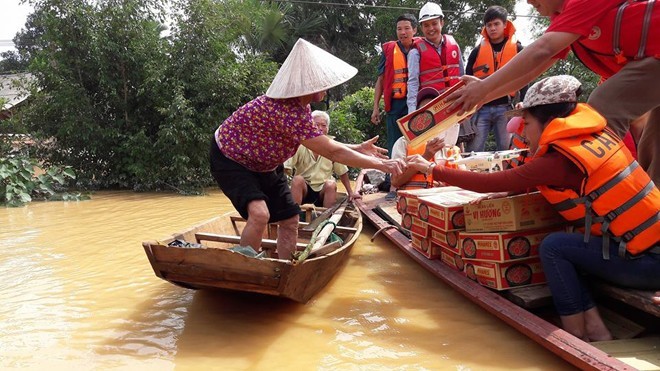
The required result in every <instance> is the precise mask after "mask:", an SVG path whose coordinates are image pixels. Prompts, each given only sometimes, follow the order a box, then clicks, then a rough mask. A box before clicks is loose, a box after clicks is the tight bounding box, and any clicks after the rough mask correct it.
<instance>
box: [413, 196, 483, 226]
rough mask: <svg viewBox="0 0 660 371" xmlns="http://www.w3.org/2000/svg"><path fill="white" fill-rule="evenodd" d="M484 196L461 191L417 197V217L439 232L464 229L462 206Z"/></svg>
mask: <svg viewBox="0 0 660 371" xmlns="http://www.w3.org/2000/svg"><path fill="white" fill-rule="evenodd" d="M482 196H484V194H482V193H477V192H472V191H466V190H463V189H459V190H455V191H452V192H444V193H438V194H434V195H432V196H423V197H419V212H418V214H417V215H418V216H419V218H420V219H422V220H423V221H425V222H428V223H429V224H430V225H432V226H433V227H435V228H437V229H439V230H441V231H450V230H452V229H465V218H464V215H463V205H465V204H467V203H468V202H470V201H472V200H474V199H477V198H479V197H482Z"/></svg>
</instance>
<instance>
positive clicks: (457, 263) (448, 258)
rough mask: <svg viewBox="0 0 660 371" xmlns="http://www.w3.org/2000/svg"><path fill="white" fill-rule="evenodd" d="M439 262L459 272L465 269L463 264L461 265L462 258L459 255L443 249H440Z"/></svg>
mask: <svg viewBox="0 0 660 371" xmlns="http://www.w3.org/2000/svg"><path fill="white" fill-rule="evenodd" d="M440 260H441V261H442V262H443V263H445V264H447V265H448V266H450V267H452V268H454V269H455V270H457V271H460V272H463V268H464V267H465V263H463V258H462V257H461V255H460V254H458V253H456V252H455V251H453V250H451V249H447V248H444V247H441V248H440Z"/></svg>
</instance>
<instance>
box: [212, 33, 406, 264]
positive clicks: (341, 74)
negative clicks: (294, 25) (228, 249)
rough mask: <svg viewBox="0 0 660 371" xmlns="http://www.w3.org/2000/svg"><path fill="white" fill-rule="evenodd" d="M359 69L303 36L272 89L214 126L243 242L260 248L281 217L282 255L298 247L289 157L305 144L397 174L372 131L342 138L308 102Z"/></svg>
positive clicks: (217, 155)
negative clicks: (333, 135)
mask: <svg viewBox="0 0 660 371" xmlns="http://www.w3.org/2000/svg"><path fill="white" fill-rule="evenodd" d="M356 73H357V70H356V69H355V68H353V67H352V66H350V65H348V64H347V63H345V62H344V61H342V60H340V59H338V58H336V57H335V56H333V55H331V54H329V53H327V52H325V51H323V50H322V49H320V48H318V47H316V46H314V45H312V44H310V43H308V42H307V41H305V40H303V39H299V40H298V42H297V43H296V45H295V46H294V47H293V49H292V50H291V53H290V54H289V56H288V57H287V59H286V61H284V64H283V65H282V67H281V68H280V70H279V71H278V73H277V76H275V79H274V80H273V82H272V83H271V86H270V87H269V88H268V91H267V92H266V95H262V96H260V97H257V98H256V99H254V100H252V101H250V102H248V103H247V104H245V105H244V106H242V107H240V108H239V109H238V110H236V111H235V112H234V113H233V114H232V115H231V116H229V118H227V119H226V120H225V121H224V122H223V123H222V124H221V125H220V127H219V128H218V129H217V130H216V132H215V138H214V140H213V142H212V145H211V150H210V160H211V173H212V174H213V177H214V179H215V180H216V182H217V183H218V186H220V189H222V191H223V192H224V194H225V195H226V196H227V197H228V198H229V199H230V200H231V202H232V204H233V205H234V207H235V208H236V210H237V211H238V212H239V213H240V214H241V216H243V217H244V218H245V219H247V224H246V226H245V228H244V229H243V233H242V235H241V245H242V246H251V247H253V248H254V249H255V250H259V248H260V246H261V236H262V235H263V232H264V231H265V229H266V227H267V226H268V223H274V222H279V226H280V227H279V230H278V239H277V255H278V258H279V259H290V258H291V253H292V252H294V251H295V246H296V244H295V243H296V239H297V234H298V214H299V212H300V207H299V205H298V204H296V203H295V202H294V201H293V198H292V197H291V191H290V189H289V186H288V185H287V182H286V176H285V174H284V170H283V163H284V162H285V161H286V160H287V159H288V158H290V157H292V156H293V155H294V154H295V153H296V150H297V149H298V146H300V145H301V144H302V145H304V146H305V147H307V148H309V149H311V150H312V151H314V152H316V153H318V154H320V155H321V156H323V157H326V158H329V159H330V160H332V161H336V162H339V163H343V164H346V165H349V166H355V167H364V168H374V169H379V170H382V171H384V172H387V173H393V174H399V173H400V172H401V171H402V170H403V168H404V167H405V163H404V162H403V161H402V160H389V159H387V158H386V157H385V156H383V153H382V152H384V151H385V150H383V149H382V148H379V147H376V146H375V145H374V143H375V141H376V139H377V137H376V138H372V139H370V140H368V141H366V142H364V143H362V144H359V145H348V144H343V143H339V142H336V141H334V140H332V139H330V138H329V137H327V136H325V135H323V133H322V132H321V131H320V130H319V129H318V128H317V126H316V125H314V123H313V121H312V116H311V109H310V106H309V104H310V103H311V102H319V101H321V100H322V99H323V98H324V97H325V93H326V90H327V89H329V88H331V87H333V86H337V85H339V84H341V83H343V82H345V81H347V80H349V79H350V78H352V77H353V76H355V74H356Z"/></svg>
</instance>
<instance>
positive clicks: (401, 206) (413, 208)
mask: <svg viewBox="0 0 660 371" xmlns="http://www.w3.org/2000/svg"><path fill="white" fill-rule="evenodd" d="M458 190H460V188H458V187H435V188H423V189H410V190H400V191H397V192H396V194H397V196H398V197H399V200H398V201H397V203H396V210H397V211H398V212H399V214H401V215H403V214H411V215H414V216H419V198H420V197H423V196H430V195H434V194H438V193H444V192H453V191H458Z"/></svg>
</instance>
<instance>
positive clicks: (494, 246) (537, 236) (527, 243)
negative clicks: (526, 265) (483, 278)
mask: <svg viewBox="0 0 660 371" xmlns="http://www.w3.org/2000/svg"><path fill="white" fill-rule="evenodd" d="M562 229H563V228H561V227H550V228H544V229H533V230H528V231H519V232H465V231H461V232H460V233H459V240H460V246H461V249H460V251H461V255H462V256H463V257H464V258H466V259H476V260H487V261H493V262H504V261H509V260H515V259H524V258H529V257H533V256H538V255H539V245H540V244H541V241H543V239H544V238H545V236H547V235H548V234H549V233H552V232H556V231H560V230H562Z"/></svg>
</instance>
